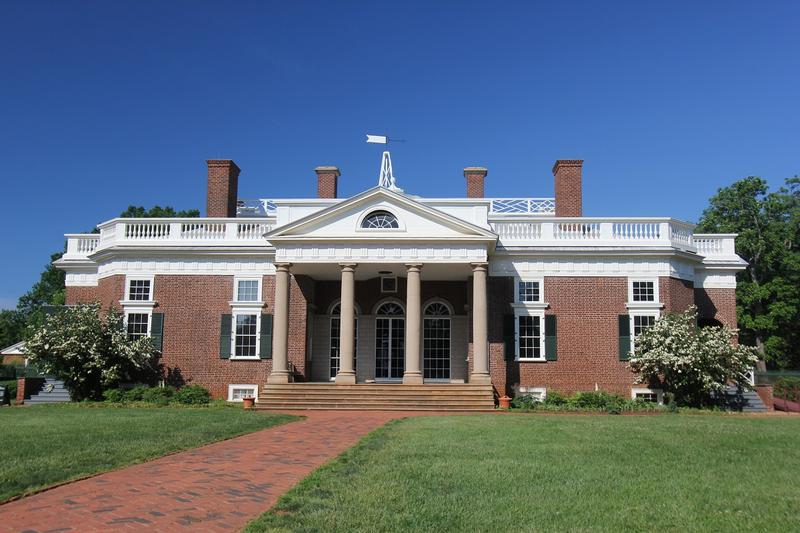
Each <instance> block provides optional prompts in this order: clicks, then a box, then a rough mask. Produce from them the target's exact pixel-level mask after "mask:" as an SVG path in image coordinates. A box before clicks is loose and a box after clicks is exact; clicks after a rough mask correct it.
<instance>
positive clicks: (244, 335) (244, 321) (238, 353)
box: [231, 311, 261, 359]
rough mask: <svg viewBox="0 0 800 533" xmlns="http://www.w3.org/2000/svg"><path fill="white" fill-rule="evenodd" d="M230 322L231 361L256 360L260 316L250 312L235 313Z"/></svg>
mask: <svg viewBox="0 0 800 533" xmlns="http://www.w3.org/2000/svg"><path fill="white" fill-rule="evenodd" d="M231 322H232V327H233V331H232V332H231V343H232V347H231V359H258V357H259V351H260V349H259V335H260V333H261V315H260V314H259V313H253V312H250V311H247V312H235V313H234V314H233V320H232V321H231Z"/></svg>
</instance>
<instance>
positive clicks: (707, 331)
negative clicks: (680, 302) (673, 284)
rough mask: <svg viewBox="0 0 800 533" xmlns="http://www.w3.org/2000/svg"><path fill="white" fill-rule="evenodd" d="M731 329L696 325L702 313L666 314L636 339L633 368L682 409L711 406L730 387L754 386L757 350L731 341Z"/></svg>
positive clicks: (631, 361)
mask: <svg viewBox="0 0 800 533" xmlns="http://www.w3.org/2000/svg"><path fill="white" fill-rule="evenodd" d="M733 337H734V333H733V331H732V330H731V329H730V328H728V327H726V326H721V327H718V326H714V327H704V328H698V327H697V309H696V308H695V307H691V308H690V309H688V310H687V311H686V312H684V313H681V314H670V315H665V316H663V317H662V318H660V319H659V320H657V321H656V323H655V325H653V326H652V327H650V328H648V329H647V330H645V331H644V333H642V334H641V335H639V336H637V337H636V339H634V346H635V353H634V354H631V359H630V368H631V369H632V370H633V371H634V372H636V373H637V374H639V375H640V376H641V378H642V382H644V383H648V384H650V385H651V386H654V387H657V388H660V389H662V390H663V391H664V392H666V393H671V394H673V395H674V398H675V401H676V402H678V403H679V404H681V405H689V406H696V407H699V406H704V405H708V404H709V403H710V401H711V397H712V395H713V394H714V393H718V392H721V391H723V390H724V389H725V388H726V387H727V386H728V385H729V384H732V383H733V384H738V385H740V386H741V387H743V388H751V387H750V385H749V380H748V377H747V375H748V373H749V372H750V371H751V370H752V367H753V366H754V365H755V363H756V360H757V359H758V357H757V355H756V349H755V348H753V347H750V346H741V345H736V344H733V343H732V342H731V340H732V339H733Z"/></svg>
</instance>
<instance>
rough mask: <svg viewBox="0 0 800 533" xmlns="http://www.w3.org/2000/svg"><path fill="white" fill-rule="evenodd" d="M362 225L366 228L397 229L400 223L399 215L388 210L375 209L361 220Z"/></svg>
mask: <svg viewBox="0 0 800 533" xmlns="http://www.w3.org/2000/svg"><path fill="white" fill-rule="evenodd" d="M361 227H362V228H365V229H397V228H399V227H400V224H399V223H398V222H397V217H396V216H394V215H393V214H391V213H390V212H388V211H373V212H372V213H370V214H369V215H367V216H366V217H364V220H363V221H362V222H361Z"/></svg>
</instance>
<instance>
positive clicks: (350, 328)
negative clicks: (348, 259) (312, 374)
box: [336, 263, 356, 385]
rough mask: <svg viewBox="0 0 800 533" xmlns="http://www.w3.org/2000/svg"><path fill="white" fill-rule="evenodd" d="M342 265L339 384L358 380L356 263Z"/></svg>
mask: <svg viewBox="0 0 800 533" xmlns="http://www.w3.org/2000/svg"><path fill="white" fill-rule="evenodd" d="M339 266H341V267H342V299H341V302H340V303H339V309H340V311H341V315H340V320H341V321H340V323H339V372H337V373H336V384H337V385H352V384H354V383H355V382H356V373H355V371H354V370H353V356H354V351H355V339H354V338H353V337H354V334H355V325H356V319H355V269H356V265H355V263H340V264H339Z"/></svg>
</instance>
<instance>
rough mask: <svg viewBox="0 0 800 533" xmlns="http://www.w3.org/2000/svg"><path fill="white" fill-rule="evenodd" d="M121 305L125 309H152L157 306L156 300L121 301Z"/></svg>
mask: <svg viewBox="0 0 800 533" xmlns="http://www.w3.org/2000/svg"><path fill="white" fill-rule="evenodd" d="M119 305H121V306H122V307H124V308H125V309H152V308H154V307H155V306H156V302H155V300H120V301H119Z"/></svg>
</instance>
